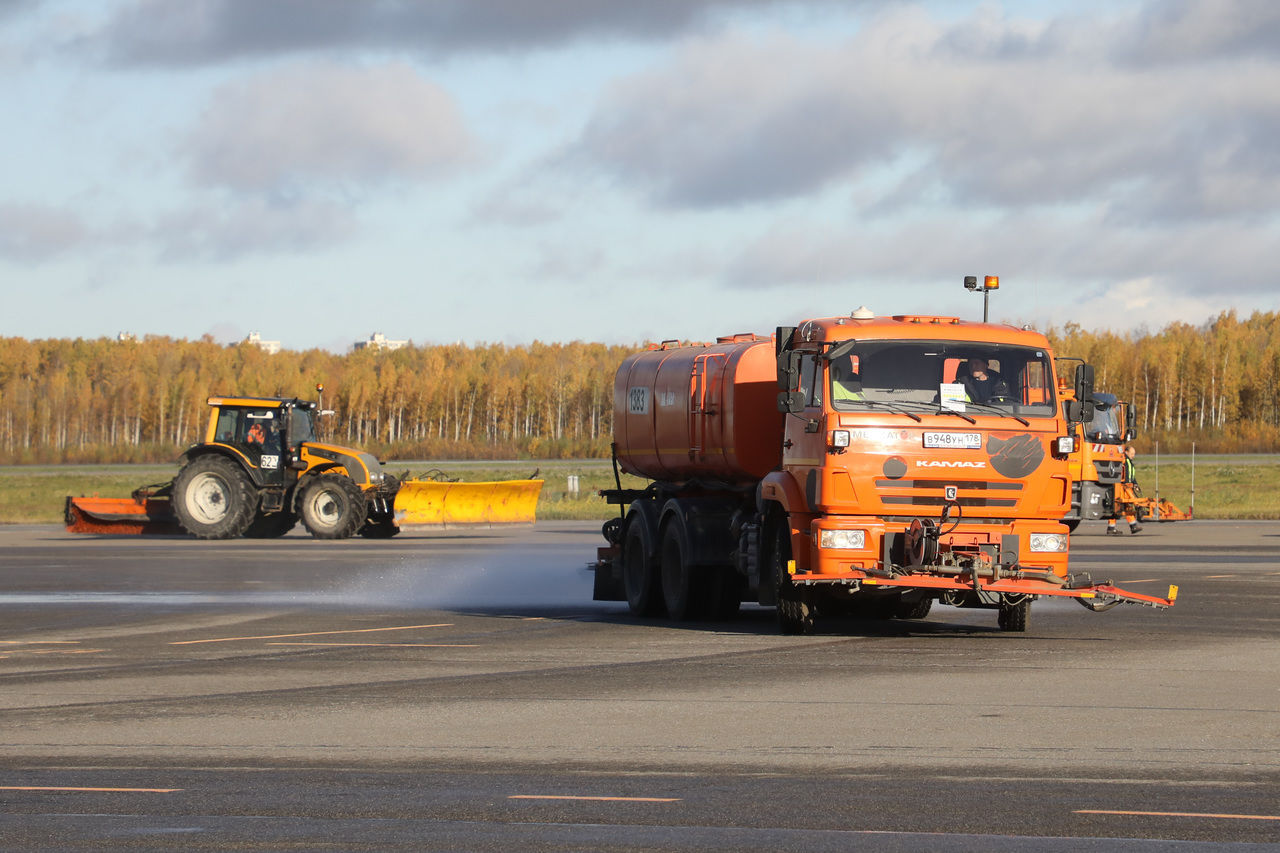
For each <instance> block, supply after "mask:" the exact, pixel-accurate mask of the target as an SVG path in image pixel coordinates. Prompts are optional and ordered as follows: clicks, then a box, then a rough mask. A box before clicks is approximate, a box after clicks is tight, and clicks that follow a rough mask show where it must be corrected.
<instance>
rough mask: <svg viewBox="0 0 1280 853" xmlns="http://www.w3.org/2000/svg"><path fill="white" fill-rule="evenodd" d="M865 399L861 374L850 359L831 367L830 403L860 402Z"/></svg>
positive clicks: (835, 363) (855, 363)
mask: <svg viewBox="0 0 1280 853" xmlns="http://www.w3.org/2000/svg"><path fill="white" fill-rule="evenodd" d="M865 399H867V398H866V397H865V396H864V395H863V393H862V374H861V373H860V372H858V364H857V362H855V361H854V360H853V359H852V358H845V359H841V360H840V361H839V362H834V363H832V365H831V401H832V402H833V403H848V402H861V401H863V400H865Z"/></svg>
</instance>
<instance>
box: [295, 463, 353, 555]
mask: <svg viewBox="0 0 1280 853" xmlns="http://www.w3.org/2000/svg"><path fill="white" fill-rule="evenodd" d="M368 514H369V507H368V503H367V502H366V500H365V496H364V492H362V491H360V487H359V486H357V485H356V484H355V481H353V480H352V479H351V478H350V477H346V476H343V475H342V474H320V475H318V476H316V477H313V478H312V479H311V480H310V482H308V483H306V484H305V485H304V486H303V487H302V489H301V491H300V492H299V493H298V515H299V516H301V518H302V524H303V526H304V527H306V528H307V532H308V533H310V534H311V535H312V536H313V537H315V538H316V539H347V538H350V537H351V536H352V535H354V534H355V532H356V531H357V530H359V529H360V528H361V527H362V526H363V525H364V522H365V517H366V516H367V515H368Z"/></svg>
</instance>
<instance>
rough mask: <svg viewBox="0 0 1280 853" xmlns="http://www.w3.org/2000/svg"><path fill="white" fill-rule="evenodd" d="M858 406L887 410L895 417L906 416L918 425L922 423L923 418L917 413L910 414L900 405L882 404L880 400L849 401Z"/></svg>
mask: <svg viewBox="0 0 1280 853" xmlns="http://www.w3.org/2000/svg"><path fill="white" fill-rule="evenodd" d="M849 402H852V403H853V404H854V405H858V406H873V407H875V408H878V409H885V410H887V411H890V412H892V413H893V414H895V415H906V416H907V417H909V418H911V419H912V420H913V421H915V422H916V423H920V421H921V417H920V416H919V415H917V414H916V413H915V412H909V411H907V410H906V409H904V408H902V407H901V404H900V403H882V402H880V401H879V400H853V401H849Z"/></svg>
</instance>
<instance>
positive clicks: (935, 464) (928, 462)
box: [918, 459, 987, 468]
mask: <svg viewBox="0 0 1280 853" xmlns="http://www.w3.org/2000/svg"><path fill="white" fill-rule="evenodd" d="M918 464H919V466H920V467H921V468H986V467H987V463H985V462H952V461H951V460H948V459H925V460H923V461H921V462H920V463H918Z"/></svg>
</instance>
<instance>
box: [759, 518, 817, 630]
mask: <svg viewBox="0 0 1280 853" xmlns="http://www.w3.org/2000/svg"><path fill="white" fill-rule="evenodd" d="M790 561H791V531H790V529H789V528H788V526H787V522H786V521H785V520H784V519H777V520H776V522H775V523H774V524H773V537H772V542H771V543H770V547H769V564H770V566H771V568H772V569H773V582H774V585H775V587H776V588H777V591H778V630H779V631H781V632H782V633H783V634H812V633H813V630H814V616H815V613H814V607H813V602H812V601H810V600H809V597H808V596H806V595H805V594H804V591H803V590H800V589H796V586H795V584H793V583H792V582H791V575H790V573H789V572H788V571H787V563H789V562H790Z"/></svg>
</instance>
